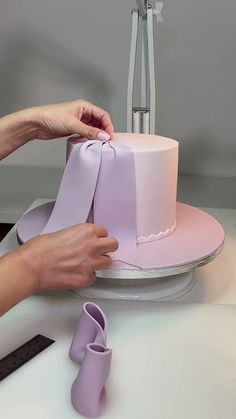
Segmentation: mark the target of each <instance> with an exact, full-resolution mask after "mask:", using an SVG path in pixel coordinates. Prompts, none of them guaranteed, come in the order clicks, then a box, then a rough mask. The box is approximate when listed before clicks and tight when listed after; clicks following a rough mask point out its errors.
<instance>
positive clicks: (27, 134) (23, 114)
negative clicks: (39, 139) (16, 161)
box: [0, 108, 37, 160]
mask: <svg viewBox="0 0 236 419" xmlns="http://www.w3.org/2000/svg"><path fill="white" fill-rule="evenodd" d="M36 132H37V121H36V115H35V110H34V108H32V109H27V110H23V111H19V112H15V113H13V114H10V115H7V116H4V117H2V118H0V160H2V159H3V158H5V157H6V156H8V155H9V154H11V153H12V152H13V151H15V150H16V149H18V148H19V147H21V146H22V145H24V144H26V143H27V142H28V141H30V140H32V139H34V138H35V134H36Z"/></svg>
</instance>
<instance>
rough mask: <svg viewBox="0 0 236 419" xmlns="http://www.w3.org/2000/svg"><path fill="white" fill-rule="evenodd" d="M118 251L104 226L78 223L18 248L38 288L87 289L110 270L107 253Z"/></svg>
mask: <svg viewBox="0 0 236 419" xmlns="http://www.w3.org/2000/svg"><path fill="white" fill-rule="evenodd" d="M117 248H118V242H117V240H116V239H115V238H112V237H108V234H107V231H106V229H105V228H104V227H102V226H100V225H97V224H78V225H76V226H72V227H69V228H66V229H64V230H60V231H58V232H56V233H50V234H45V235H42V236H38V237H36V238H34V239H32V240H30V241H29V242H28V243H26V244H24V245H23V246H21V247H20V248H19V249H18V252H19V254H20V255H21V258H22V260H23V262H24V264H25V265H26V266H27V267H28V268H29V274H30V275H32V274H33V275H34V277H35V283H36V289H37V290H42V289H63V288H67V289H68V288H84V287H88V286H89V285H91V284H92V283H93V282H94V281H95V279H96V275H95V271H96V270H101V269H106V268H109V267H110V265H111V257H110V256H109V255H108V254H107V253H110V252H114V251H115V250H117Z"/></svg>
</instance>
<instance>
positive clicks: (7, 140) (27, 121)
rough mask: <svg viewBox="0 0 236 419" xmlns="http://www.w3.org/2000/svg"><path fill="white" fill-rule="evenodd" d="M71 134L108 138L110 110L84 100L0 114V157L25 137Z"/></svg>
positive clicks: (51, 136)
mask: <svg viewBox="0 0 236 419" xmlns="http://www.w3.org/2000/svg"><path fill="white" fill-rule="evenodd" d="M71 134H79V135H81V136H83V137H87V138H88V139H90V140H95V139H97V140H100V141H108V140H109V139H110V138H111V139H112V137H113V134H114V129H113V125H112V122H111V118H110V116H109V114H108V113H107V112H106V111H104V110H103V109H101V108H99V107H98V106H95V105H93V104H92V103H89V102H87V101H86V100H76V101H73V102H67V103H60V104H57V105H47V106H37V107H34V108H29V109H24V110H22V111H19V112H15V113H13V114H10V115H7V116H4V117H2V118H0V160H1V159H3V158H4V157H6V156H8V155H9V154H11V153H12V152H13V151H15V150H16V149H17V148H19V147H21V146H22V145H24V144H26V143H27V142H28V141H31V140H34V139H40V140H50V139H54V138H61V137H66V136H68V135H71Z"/></svg>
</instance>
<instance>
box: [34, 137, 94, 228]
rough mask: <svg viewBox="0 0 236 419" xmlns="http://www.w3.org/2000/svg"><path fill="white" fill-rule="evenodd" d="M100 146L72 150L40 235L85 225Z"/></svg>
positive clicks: (77, 147) (92, 195)
mask: <svg viewBox="0 0 236 419" xmlns="http://www.w3.org/2000/svg"><path fill="white" fill-rule="evenodd" d="M101 155H102V143H100V142H98V141H88V142H86V143H79V144H76V145H75V146H74V147H73V150H72V152H71V154H70V157H69V159H68V162H67V165H66V168H65V171H64V174H63V178H62V181H61V185H60V189H59V192H58V195H57V199H56V202H55V206H54V208H53V211H52V213H51V216H50V218H49V220H48V222H47V224H46V225H45V227H44V229H43V231H42V232H41V234H46V233H51V232H54V231H58V230H61V229H63V228H67V227H70V226H72V225H75V224H80V223H85V222H86V221H87V219H88V216H89V212H90V209H91V207H92V203H93V198H94V193H95V189H96V185H97V179H98V174H99V169H100V164H101Z"/></svg>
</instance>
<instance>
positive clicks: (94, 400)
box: [71, 343, 112, 418]
mask: <svg viewBox="0 0 236 419" xmlns="http://www.w3.org/2000/svg"><path fill="white" fill-rule="evenodd" d="M111 356H112V350H111V349H109V348H106V347H105V346H103V345H100V344H95V343H91V344H88V345H87V346H86V351H85V356H84V360H83V363H82V365H81V367H80V370H79V374H78V376H77V378H76V379H75V381H74V383H73V385H72V389H71V402H72V405H73V406H74V408H75V409H76V410H77V412H78V413H79V414H80V415H84V416H87V417H89V418H96V417H98V416H100V415H101V414H102V411H103V409H104V407H105V405H106V391H105V383H106V381H107V379H108V377H109V373H110V368H111Z"/></svg>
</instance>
